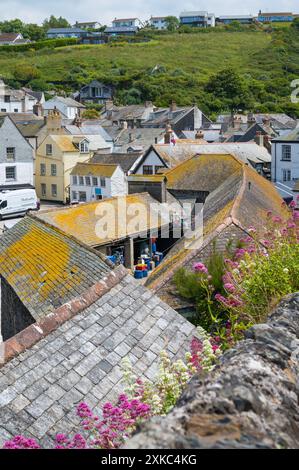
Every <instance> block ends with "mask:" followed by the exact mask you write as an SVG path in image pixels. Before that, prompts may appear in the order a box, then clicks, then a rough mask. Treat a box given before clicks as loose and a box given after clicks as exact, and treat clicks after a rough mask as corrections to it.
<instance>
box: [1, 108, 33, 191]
mask: <svg viewBox="0 0 299 470" xmlns="http://www.w3.org/2000/svg"><path fill="white" fill-rule="evenodd" d="M33 185H34V149H33V147H32V146H31V145H30V144H29V142H28V141H27V140H26V139H25V137H23V135H22V134H21V132H20V131H19V129H18V128H17V126H16V125H15V123H14V122H13V121H12V119H11V118H10V117H9V116H0V190H6V189H19V188H25V187H28V186H33Z"/></svg>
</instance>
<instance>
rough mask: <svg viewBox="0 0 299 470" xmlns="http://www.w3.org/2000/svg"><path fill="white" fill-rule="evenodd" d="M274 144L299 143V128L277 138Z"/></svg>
mask: <svg viewBox="0 0 299 470" xmlns="http://www.w3.org/2000/svg"><path fill="white" fill-rule="evenodd" d="M273 142H299V128H297V129H295V130H293V131H291V132H289V133H287V134H284V135H283V136H280V137H277V138H276V139H274V140H273Z"/></svg>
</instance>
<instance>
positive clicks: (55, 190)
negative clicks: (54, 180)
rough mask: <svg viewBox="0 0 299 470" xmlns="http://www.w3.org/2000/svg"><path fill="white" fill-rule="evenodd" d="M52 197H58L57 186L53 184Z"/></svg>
mask: <svg viewBox="0 0 299 470" xmlns="http://www.w3.org/2000/svg"><path fill="white" fill-rule="evenodd" d="M51 195H52V197H57V184H51Z"/></svg>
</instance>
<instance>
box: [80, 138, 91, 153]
mask: <svg viewBox="0 0 299 470" xmlns="http://www.w3.org/2000/svg"><path fill="white" fill-rule="evenodd" d="M88 152H89V143H88V142H87V140H82V142H80V153H88Z"/></svg>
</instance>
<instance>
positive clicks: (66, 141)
mask: <svg viewBox="0 0 299 470" xmlns="http://www.w3.org/2000/svg"><path fill="white" fill-rule="evenodd" d="M51 138H52V139H53V140H54V141H55V143H56V144H57V146H58V147H59V149H60V150H61V151H62V152H78V148H77V147H76V146H75V145H74V143H73V136H72V135H51ZM82 139H83V137H82Z"/></svg>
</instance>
